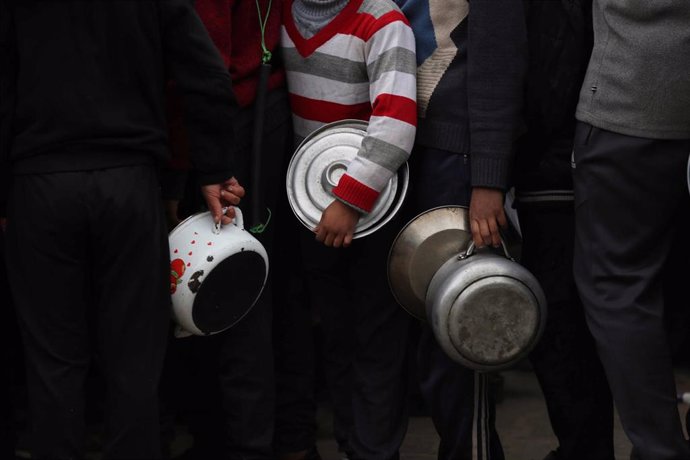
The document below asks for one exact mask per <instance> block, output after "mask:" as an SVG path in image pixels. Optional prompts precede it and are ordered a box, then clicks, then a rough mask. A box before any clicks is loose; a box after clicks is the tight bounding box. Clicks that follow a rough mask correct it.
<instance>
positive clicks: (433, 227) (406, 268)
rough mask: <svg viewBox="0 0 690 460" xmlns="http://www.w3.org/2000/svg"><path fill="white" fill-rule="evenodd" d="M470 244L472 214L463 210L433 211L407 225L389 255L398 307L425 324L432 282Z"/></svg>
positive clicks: (389, 278)
mask: <svg viewBox="0 0 690 460" xmlns="http://www.w3.org/2000/svg"><path fill="white" fill-rule="evenodd" d="M471 240H472V232H471V230H470V223H469V211H468V209H467V208H465V207H462V206H442V207H438V208H434V209H430V210H428V211H425V212H423V213H421V214H419V215H418V216H417V217H415V218H414V219H412V220H411V221H410V222H408V223H407V225H405V227H404V228H403V229H402V230H401V231H400V232H399V233H398V236H397V237H396V238H395V241H393V245H392V247H391V250H390V253H389V255H388V282H389V284H390V287H391V291H392V292H393V296H394V297H395V298H396V300H397V301H398V303H399V304H400V305H401V306H402V307H403V308H404V309H405V310H406V311H407V312H408V313H410V314H411V315H412V316H414V317H416V318H418V319H420V320H426V306H425V299H426V292H427V289H428V288H429V284H430V283H431V279H432V278H433V277H434V274H435V273H436V271H437V270H438V269H439V268H440V267H441V266H442V265H443V264H444V263H445V262H446V261H447V260H448V259H449V258H451V257H453V256H455V255H457V254H459V253H460V252H462V251H464V250H465V249H466V248H467V247H468V245H469V243H470V241H471Z"/></svg>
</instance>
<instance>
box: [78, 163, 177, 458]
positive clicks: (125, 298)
mask: <svg viewBox="0 0 690 460" xmlns="http://www.w3.org/2000/svg"><path fill="white" fill-rule="evenodd" d="M87 180H88V184H89V186H90V187H91V190H92V193H91V195H90V197H89V215H90V219H89V227H90V229H91V231H90V240H89V250H90V255H91V259H92V260H93V261H94V263H93V267H92V273H91V274H90V276H91V281H92V283H93V286H94V288H93V293H94V305H95V308H96V309H97V311H96V317H97V340H98V344H99V347H98V362H99V364H100V367H101V372H102V374H103V376H104V379H105V383H106V407H105V431H106V433H105V440H104V446H103V456H104V458H106V459H110V458H114V459H126V458H132V459H135V458H159V457H160V455H161V453H160V426H159V413H158V384H159V379H160V375H161V370H162V367H163V360H164V356H165V348H166V341H167V332H168V328H169V324H170V293H169V284H168V273H169V250H168V238H167V231H166V227H165V219H164V217H163V210H162V206H161V200H160V194H159V191H158V181H157V177H156V173H155V170H154V168H152V167H148V166H134V167H125V168H112V169H105V170H101V171H93V172H91V173H90V174H89V176H88V179H87Z"/></svg>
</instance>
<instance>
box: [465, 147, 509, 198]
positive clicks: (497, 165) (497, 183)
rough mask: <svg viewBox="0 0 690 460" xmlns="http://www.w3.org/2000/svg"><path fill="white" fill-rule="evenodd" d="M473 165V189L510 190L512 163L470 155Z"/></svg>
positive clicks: (473, 153)
mask: <svg viewBox="0 0 690 460" xmlns="http://www.w3.org/2000/svg"><path fill="white" fill-rule="evenodd" d="M470 161H471V164H472V187H488V188H498V189H501V190H504V191H505V190H507V189H508V171H510V161H509V160H507V159H505V158H497V157H491V156H487V155H481V154H479V155H478V154H476V153H475V152H472V153H471V154H470Z"/></svg>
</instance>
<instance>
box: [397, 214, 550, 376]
mask: <svg viewBox="0 0 690 460" xmlns="http://www.w3.org/2000/svg"><path fill="white" fill-rule="evenodd" d="M509 235H513V233H509ZM511 248H512V249H511ZM517 248H518V244H517V243H516V242H514V241H511V240H510V239H509V240H508V243H506V242H505V241H504V242H503V253H502V254H497V253H496V252H495V250H493V249H491V248H483V249H481V250H475V248H474V245H473V243H472V238H471V231H470V224H469V215H468V211H467V208H465V207H461V206H444V207H439V208H435V209H431V210H429V211H426V212H424V213H422V214H420V215H418V216H417V217H415V218H414V219H412V220H411V221H410V222H409V223H408V224H407V225H406V226H405V227H404V228H403V230H402V231H401V232H400V233H399V234H398V236H397V238H396V239H395V241H394V243H393V246H392V248H391V251H390V255H389V260H388V279H389V283H390V286H391V290H392V292H393V295H394V296H395V298H396V299H397V300H398V302H399V303H400V304H401V305H402V307H403V308H404V309H405V310H407V311H408V312H410V313H411V314H412V315H413V316H415V317H417V318H419V319H422V320H428V321H429V323H430V326H431V327H432V330H433V332H434V335H435V337H436V340H437V342H438V343H439V345H440V346H441V348H442V349H443V350H444V351H445V352H446V354H447V355H448V356H449V357H450V358H451V359H453V360H454V361H456V362H458V363H460V364H463V365H465V366H467V367H470V368H472V369H475V370H480V371H489V370H499V369H504V368H507V367H510V366H512V365H514V364H515V363H516V362H518V361H519V360H521V359H522V358H524V357H525V356H526V355H527V354H528V353H529V351H530V350H531V349H532V348H533V347H534V345H535V344H536V342H537V340H538V339H539V337H540V335H541V333H542V331H543V328H544V322H545V319H546V300H545V298H544V294H543V292H542V289H541V287H540V286H539V283H538V282H537V280H536V279H535V278H534V276H533V275H532V274H531V273H529V271H527V270H526V269H525V268H524V267H522V266H521V265H520V264H518V263H517V262H516V261H515V260H514V259H513V258H512V257H511V256H510V252H509V251H511V250H513V249H515V250H517ZM514 252H516V251H514Z"/></svg>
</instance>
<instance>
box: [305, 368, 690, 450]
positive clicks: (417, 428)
mask: <svg viewBox="0 0 690 460" xmlns="http://www.w3.org/2000/svg"><path fill="white" fill-rule="evenodd" d="M502 375H503V377H504V379H505V380H504V397H503V400H502V401H501V402H500V403H499V404H498V405H497V408H496V413H497V415H496V417H497V421H496V425H497V429H498V432H499V435H500V436H501V441H502V443H503V449H504V451H505V457H506V460H542V459H543V458H544V457H545V456H546V455H547V454H548V452H549V451H551V450H552V449H554V448H556V446H557V443H556V438H555V436H554V435H553V431H552V430H551V426H550V424H549V420H548V416H547V412H546V405H545V404H544V399H543V397H542V394H541V390H540V389H539V385H538V384H537V380H536V377H535V376H534V374H533V373H532V372H531V371H529V370H511V371H506V372H502ZM677 382H678V389H679V391H681V392H687V391H690V372H687V371H683V372H681V371H679V372H677ZM686 410H687V406H682V405H679V411H681V412H682V414H685V411H686ZM318 419H319V441H318V448H319V452H320V453H321V456H322V457H323V459H324V460H340V458H341V457H340V455H338V452H337V446H336V443H335V441H334V440H333V438H332V436H331V414H330V412H329V411H328V409H327V407H322V408H321V409H320V411H319V417H318ZM614 443H615V448H616V460H629V458H630V449H631V446H630V443H629V441H628V439H627V438H626V436H625V433H624V432H623V429H622V428H621V426H620V422H619V421H618V418H617V417H616V427H615V433H614ZM437 447H438V436H437V434H436V431H435V430H434V427H433V425H432V423H431V420H430V419H429V418H428V417H412V418H411V419H410V425H409V429H408V432H407V436H406V438H405V441H404V443H403V446H402V449H401V459H402V460H432V459H435V458H436V450H437Z"/></svg>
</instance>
